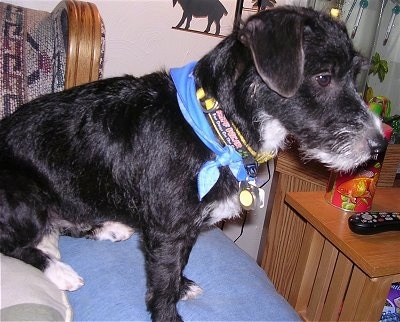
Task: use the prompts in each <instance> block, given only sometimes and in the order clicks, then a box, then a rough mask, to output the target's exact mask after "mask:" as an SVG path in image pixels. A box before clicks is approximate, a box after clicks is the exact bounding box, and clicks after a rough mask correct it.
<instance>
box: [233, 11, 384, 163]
mask: <svg viewBox="0 0 400 322" xmlns="http://www.w3.org/2000/svg"><path fill="white" fill-rule="evenodd" d="M237 36H238V39H239V41H240V42H241V43H242V44H244V45H245V46H246V47H247V48H248V49H249V51H250V53H251V57H252V66H253V67H255V68H254V69H255V70H256V73H258V75H259V77H258V79H257V77H255V80H254V81H253V83H252V85H251V86H250V87H253V88H251V89H250V90H249V94H248V95H249V96H250V95H251V96H252V97H253V98H254V99H255V100H257V108H256V111H257V113H258V116H257V119H258V120H262V121H263V125H262V127H261V131H262V132H263V134H262V137H261V140H262V141H264V142H263V144H262V145H263V146H264V148H266V149H268V148H270V144H269V142H268V141H270V140H271V136H273V134H274V131H276V128H277V127H280V130H279V133H280V134H281V135H282V133H284V134H285V135H286V134H291V135H293V136H294V137H295V138H296V139H297V141H298V143H299V145H300V149H301V150H302V151H303V152H304V156H305V158H313V159H318V160H319V161H321V162H322V163H325V164H326V165H327V166H329V167H332V168H335V169H338V170H349V169H351V168H354V167H355V166H357V165H359V164H361V163H363V162H365V161H367V160H368V159H370V158H371V157H372V156H374V155H375V154H377V153H379V152H381V151H382V150H383V149H384V148H385V146H386V143H385V140H384V138H383V135H382V129H381V123H380V120H379V119H378V118H377V117H376V116H374V115H373V114H372V113H371V112H370V111H369V110H368V109H367V108H366V105H365V103H364V102H363V101H362V99H361V98H360V95H359V94H358V93H357V91H356V86H355V79H356V76H357V74H358V73H359V72H360V70H361V67H362V65H363V62H364V60H363V58H361V57H360V55H359V54H358V53H357V52H356V51H355V50H354V48H353V45H352V43H351V40H350V38H349V37H348V34H347V31H346V28H345V26H344V25H343V24H342V23H340V22H337V21H335V20H334V19H331V18H330V17H328V16H327V15H325V14H323V13H319V12H316V11H314V10H312V9H306V8H293V7H278V8H275V9H271V10H267V11H263V12H260V13H259V14H257V15H254V16H252V17H251V18H249V20H248V21H247V22H246V23H245V24H244V25H243V26H242V27H241V28H240V30H238V33H237ZM250 68H252V67H250ZM250 91H251V92H252V93H251V94H250ZM272 124H273V125H272ZM274 144H275V143H274Z"/></svg>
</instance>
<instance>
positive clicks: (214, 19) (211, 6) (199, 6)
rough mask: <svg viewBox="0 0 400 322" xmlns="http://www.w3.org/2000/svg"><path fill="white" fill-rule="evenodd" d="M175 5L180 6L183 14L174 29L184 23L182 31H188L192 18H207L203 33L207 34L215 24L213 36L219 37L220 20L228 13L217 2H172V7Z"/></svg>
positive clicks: (202, 0) (212, 0) (184, 0)
mask: <svg viewBox="0 0 400 322" xmlns="http://www.w3.org/2000/svg"><path fill="white" fill-rule="evenodd" d="M177 3H179V4H180V5H181V7H182V10H183V14H182V18H181V20H180V21H179V22H178V24H177V25H176V27H175V28H180V27H181V26H182V25H183V24H184V23H185V21H186V25H185V27H184V29H189V28H190V22H191V21H192V18H193V17H196V18H204V17H207V18H208V23H207V28H206V30H204V32H206V33H209V32H210V29H211V25H212V24H213V23H215V34H216V35H219V33H220V31H221V18H222V16H224V15H225V16H226V15H227V14H228V11H226V9H225V7H224V5H223V4H222V3H221V2H220V1H219V0H172V5H173V7H175V5H176V4H177Z"/></svg>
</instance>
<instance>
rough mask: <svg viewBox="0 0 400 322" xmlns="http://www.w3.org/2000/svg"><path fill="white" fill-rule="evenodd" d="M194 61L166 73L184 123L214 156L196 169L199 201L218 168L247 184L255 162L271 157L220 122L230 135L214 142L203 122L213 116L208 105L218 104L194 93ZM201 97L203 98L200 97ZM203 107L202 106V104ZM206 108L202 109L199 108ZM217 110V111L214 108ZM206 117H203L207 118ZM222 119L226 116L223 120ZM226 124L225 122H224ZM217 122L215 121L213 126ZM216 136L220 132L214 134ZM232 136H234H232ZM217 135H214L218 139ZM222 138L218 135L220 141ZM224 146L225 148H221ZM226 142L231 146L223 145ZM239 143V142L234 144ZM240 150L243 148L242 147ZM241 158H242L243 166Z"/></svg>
mask: <svg viewBox="0 0 400 322" xmlns="http://www.w3.org/2000/svg"><path fill="white" fill-rule="evenodd" d="M195 66H196V62H192V63H190V64H188V65H186V66H184V67H181V68H172V69H171V70H170V75H171V77H172V80H173V82H174V84H175V87H176V90H177V98H178V103H179V107H180V109H181V112H182V114H183V116H184V118H185V120H186V121H187V122H188V123H189V124H190V126H191V127H192V128H193V130H194V131H195V133H196V134H197V136H198V137H199V138H200V139H201V140H202V142H203V143H204V144H205V145H206V146H207V147H208V148H209V149H210V150H211V151H213V152H214V154H215V155H216V157H215V159H214V160H210V161H207V162H206V163H204V164H203V165H202V167H201V168H200V171H199V174H198V177H197V185H198V194H199V199H200V200H202V198H203V197H204V196H205V195H206V194H207V193H208V192H209V191H210V190H211V188H212V187H213V186H214V185H215V183H216V182H217V180H218V178H219V175H220V172H219V167H221V166H229V168H230V170H231V172H232V174H233V175H234V176H235V178H236V180H237V181H239V182H243V181H247V180H248V179H249V176H251V177H253V178H254V177H255V176H256V175H257V162H265V161H267V160H269V159H271V158H272V157H273V155H269V154H268V156H267V155H258V154H257V153H255V151H254V150H253V149H251V148H250V146H249V145H248V144H247V143H245V140H244V138H243V136H242V135H241V134H240V132H239V131H238V129H237V128H236V127H231V126H230V123H229V122H228V123H224V124H225V125H228V128H232V130H229V132H230V133H231V136H229V135H228V136H227V137H225V139H222V140H221V138H220V139H218V137H217V136H216V135H215V133H214V131H213V128H214V129H215V127H214V126H210V123H209V122H211V120H209V121H208V120H207V118H206V116H207V115H208V114H210V115H209V116H211V117H212V116H213V115H214V114H212V113H210V112H211V110H212V109H211V108H208V107H207V106H211V105H210V104H212V105H213V106H214V105H218V103H217V102H216V101H215V100H213V99H210V98H207V97H206V95H205V93H204V90H203V91H202V90H201V89H200V90H198V91H196V85H195V80H194V75H193V70H194V67H195ZM203 94H204V95H203ZM204 104H205V105H204ZM202 105H204V106H206V109H204V107H202ZM214 110H217V109H214ZM221 112H222V110H220V109H219V110H218V113H216V114H215V115H217V114H218V116H220V117H224V115H223V112H222V114H221ZM209 116H207V117H208V118H209ZM224 120H226V117H225V118H224ZM226 121H227V120H226ZM217 122H218V121H216V122H215V124H217ZM217 133H220V132H217ZM232 133H235V134H236V136H235V135H233V136H232ZM220 135H221V134H218V136H220ZM223 137H224V136H223V135H222V138H223ZM221 142H222V144H224V145H225V146H222V145H221ZM228 142H230V143H231V144H227V143H228ZM238 142H239V143H238ZM239 145H241V149H239V150H238V149H236V147H237V146H239ZM243 147H244V148H243ZM244 157H246V159H245V160H246V166H245V164H244V163H243V160H244ZM254 157H256V158H257V162H256V161H254V162H253V164H252V163H251V162H248V160H249V159H252V160H254Z"/></svg>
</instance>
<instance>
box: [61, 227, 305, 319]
mask: <svg viewBox="0 0 400 322" xmlns="http://www.w3.org/2000/svg"><path fill="white" fill-rule="evenodd" d="M59 246H60V251H61V256H62V259H63V261H64V262H66V263H68V264H70V265H71V266H72V267H73V268H74V269H75V270H76V271H77V272H78V273H79V274H80V275H81V276H82V277H83V278H84V279H85V285H84V286H83V287H82V288H81V289H80V290H78V291H75V292H71V293H69V299H70V302H71V305H72V309H73V313H74V320H76V321H149V320H150V316H149V313H148V312H147V310H146V305H145V299H144V298H145V292H146V277H145V271H144V258H143V254H142V252H141V251H140V241H139V236H138V235H136V234H135V235H134V236H132V237H131V238H130V239H129V240H127V241H124V242H119V243H111V242H108V241H93V240H86V239H74V238H70V237H62V238H61V239H60V245H59ZM185 275H186V276H187V277H188V278H190V279H192V280H194V281H195V282H196V283H197V284H199V285H200V286H201V287H202V288H203V294H202V295H200V297H198V298H197V299H194V300H189V301H180V302H179V303H178V310H179V312H180V314H181V316H182V318H183V319H184V320H185V321H279V320H280V321H299V320H300V319H299V317H298V315H297V314H296V312H295V311H294V310H293V308H292V307H291V306H290V305H289V304H288V303H287V302H286V301H285V299H284V298H283V297H282V296H280V295H279V294H278V293H277V292H276V291H275V288H274V286H273V285H272V283H271V282H270V280H269V279H268V278H267V276H266V275H265V273H264V271H263V270H262V269H261V268H260V267H259V266H258V265H257V264H256V263H255V262H254V260H253V259H252V258H250V257H249V256H248V255H247V254H246V253H245V252H244V251H242V250H241V249H240V248H239V247H237V246H236V245H235V244H234V243H233V242H232V241H231V240H230V239H229V238H228V237H226V236H225V235H224V234H223V232H221V230H219V229H217V228H214V229H211V230H208V231H206V232H203V233H202V234H201V235H200V237H199V239H198V241H197V242H196V244H195V246H194V247H193V250H192V253H191V255H190V259H189V263H188V265H187V266H186V268H185Z"/></svg>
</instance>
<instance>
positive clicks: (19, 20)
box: [0, 0, 104, 118]
mask: <svg viewBox="0 0 400 322" xmlns="http://www.w3.org/2000/svg"><path fill="white" fill-rule="evenodd" d="M0 27H1V30H2V32H1V33H0V53H1V55H0V65H2V66H4V68H2V70H1V71H0V118H2V117H4V116H7V115H9V114H11V113H13V112H14V111H15V109H16V108H17V107H18V106H20V105H21V104H23V103H25V102H27V101H29V100H32V99H34V98H36V97H38V96H40V95H43V94H47V93H50V92H56V91H60V90H63V89H66V88H70V87H73V86H77V85H80V84H83V83H87V82H91V81H94V80H97V79H99V78H100V77H101V74H102V67H103V66H102V62H103V53H104V26H103V23H102V19H101V16H100V13H99V11H98V9H97V7H96V6H95V5H94V4H93V3H90V2H84V1H77V0H63V1H61V2H60V3H59V4H58V5H57V6H56V7H55V8H54V10H53V11H52V12H45V11H39V10H33V9H28V8H23V7H19V6H15V5H12V4H7V3H0Z"/></svg>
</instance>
